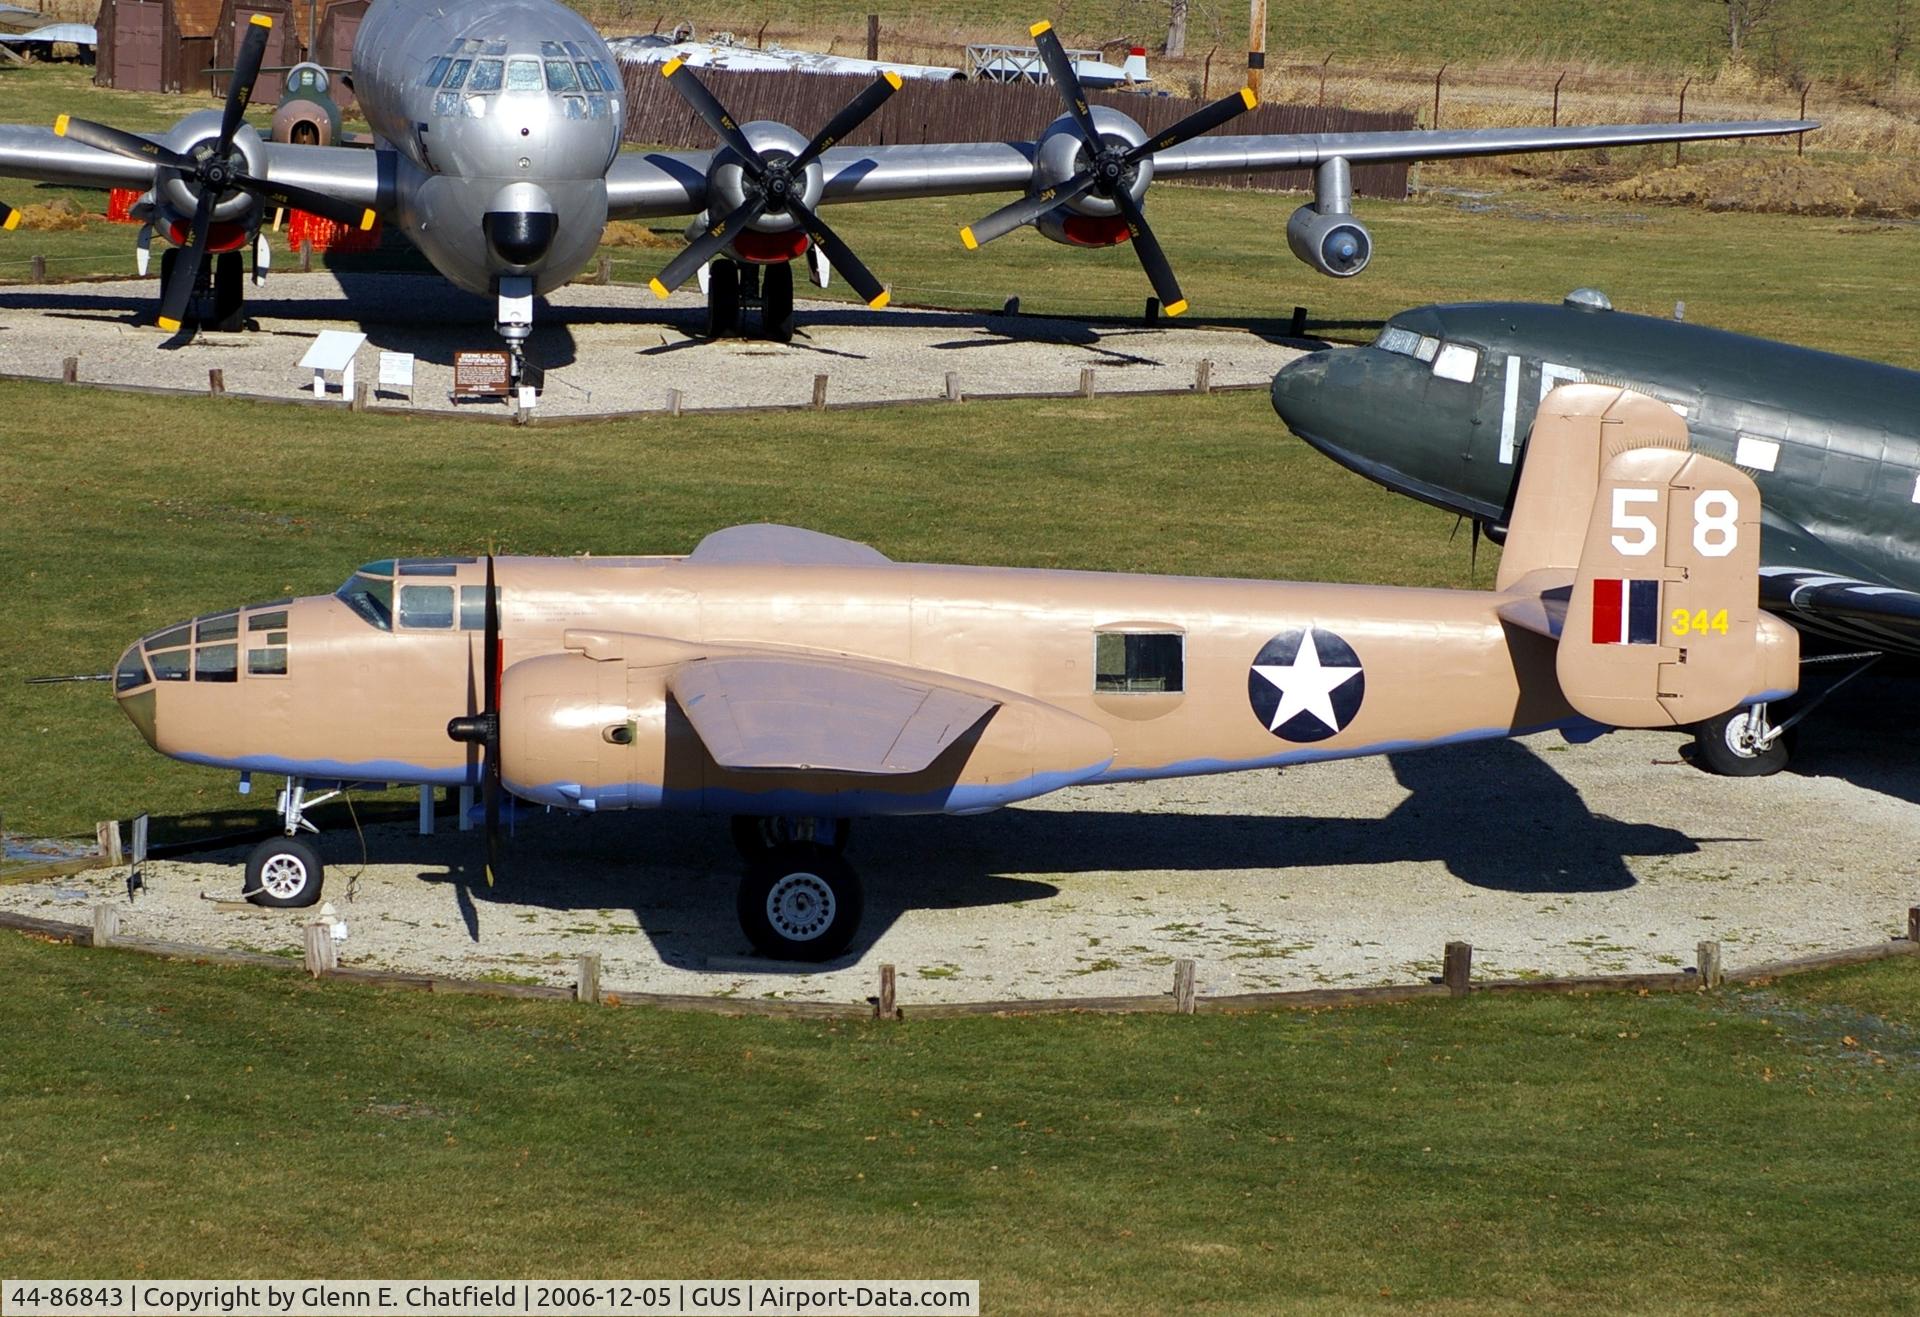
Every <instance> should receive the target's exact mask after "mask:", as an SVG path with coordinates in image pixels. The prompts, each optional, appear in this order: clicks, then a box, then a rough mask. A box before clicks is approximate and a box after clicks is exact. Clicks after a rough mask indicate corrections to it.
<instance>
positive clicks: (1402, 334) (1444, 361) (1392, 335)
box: [1373, 325, 1480, 384]
mask: <svg viewBox="0 0 1920 1317" xmlns="http://www.w3.org/2000/svg"><path fill="white" fill-rule="evenodd" d="M1373 346H1375V347H1377V348H1379V349H1380V350H1381V351H1382V352H1391V353H1393V354H1394V355H1396V356H1401V357H1412V358H1413V359H1414V360H1415V361H1426V362H1431V363H1432V365H1433V373H1434V374H1435V375H1436V376H1438V377H1439V378H1440V379H1443V380H1457V381H1459V382H1461V383H1463V384H1466V383H1471V382H1472V381H1473V377H1474V375H1475V374H1476V373H1478V372H1479V369H1480V349H1479V348H1475V347H1469V346H1467V345H1466V344H1465V343H1443V342H1441V341H1440V340H1439V339H1437V338H1435V337H1434V336H1433V335H1432V334H1422V333H1419V332H1417V331H1416V330H1412V329H1408V328H1406V327H1404V326H1402V325H1388V326H1387V327H1386V328H1385V329H1382V330H1381V331H1380V336H1379V337H1378V338H1376V339H1374V340H1373Z"/></svg>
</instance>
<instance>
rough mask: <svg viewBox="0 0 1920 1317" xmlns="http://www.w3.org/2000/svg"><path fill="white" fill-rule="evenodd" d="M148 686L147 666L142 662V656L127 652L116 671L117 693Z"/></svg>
mask: <svg viewBox="0 0 1920 1317" xmlns="http://www.w3.org/2000/svg"><path fill="white" fill-rule="evenodd" d="M146 684H147V665H146V664H144V663H142V662H141V661H140V655H139V654H138V653H136V652H134V651H132V650H129V651H127V653H126V654H125V655H123V656H122V657H121V659H120V666H119V667H118V668H115V669H114V673H113V688H114V689H115V690H117V691H130V690H132V689H133V688H134V687H135V686H144V685H146Z"/></svg>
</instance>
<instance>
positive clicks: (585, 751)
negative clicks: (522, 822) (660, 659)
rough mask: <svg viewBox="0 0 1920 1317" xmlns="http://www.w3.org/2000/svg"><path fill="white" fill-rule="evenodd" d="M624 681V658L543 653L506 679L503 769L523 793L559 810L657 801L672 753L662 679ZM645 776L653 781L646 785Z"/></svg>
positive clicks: (502, 702)
mask: <svg viewBox="0 0 1920 1317" xmlns="http://www.w3.org/2000/svg"><path fill="white" fill-rule="evenodd" d="M646 694H648V692H646V691H634V690H630V689H629V688H628V682H627V665H626V664H625V663H624V662H621V661H619V660H617V659H616V660H613V661H609V662H599V661H596V660H594V659H591V658H588V657H587V656H586V655H584V654H579V653H563V654H543V655H541V656H540V657H538V658H530V659H523V660H522V661H520V662H519V663H516V664H514V665H513V666H512V667H510V668H508V669H507V670H506V672H505V673H504V674H502V676H501V681H500V774H501V778H502V780H503V781H504V782H505V783H506V786H507V789H508V790H509V791H511V792H513V794H514V795H516V796H519V797H520V798H522V799H523V800H530V801H533V802H535V803H536V804H541V805H552V806H555V807H557V808H559V809H571V810H586V811H598V810H605V809H645V808H649V807H651V806H656V805H658V804H659V803H660V786H659V785H658V784H660V783H661V782H662V780H663V779H662V770H663V767H664V765H665V763H666V757H667V728H666V706H665V696H666V687H665V684H664V682H661V683H660V684H659V689H658V695H657V696H656V697H655V698H652V699H647V698H636V696H641V697H644V696H645V695H646ZM643 783H646V784H647V785H642V784H643Z"/></svg>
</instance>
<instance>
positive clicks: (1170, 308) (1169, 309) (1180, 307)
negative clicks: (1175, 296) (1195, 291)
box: [1160, 297, 1187, 316]
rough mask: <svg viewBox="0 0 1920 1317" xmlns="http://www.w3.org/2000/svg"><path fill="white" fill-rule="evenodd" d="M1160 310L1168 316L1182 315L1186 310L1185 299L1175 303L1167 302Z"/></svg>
mask: <svg viewBox="0 0 1920 1317" xmlns="http://www.w3.org/2000/svg"><path fill="white" fill-rule="evenodd" d="M1160 309H1161V310H1162V311H1165V312H1166V313H1167V314H1168V315H1170V316H1177V315H1182V314H1184V313H1185V312H1186V309H1187V299H1186V298H1184V297H1183V298H1181V299H1180V300H1179V301H1177V302H1168V303H1167V304H1166V305H1165V306H1163V307H1161V308H1160Z"/></svg>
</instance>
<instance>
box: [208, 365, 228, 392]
mask: <svg viewBox="0 0 1920 1317" xmlns="http://www.w3.org/2000/svg"><path fill="white" fill-rule="evenodd" d="M226 391H227V372H225V371H224V370H221V369H220V368H219V367H218V366H215V367H214V368H213V369H212V370H209V371H208V372H207V392H208V393H210V394H212V395H213V396H214V397H216V398H218V397H221V396H222V395H223V394H225V393H226Z"/></svg>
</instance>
